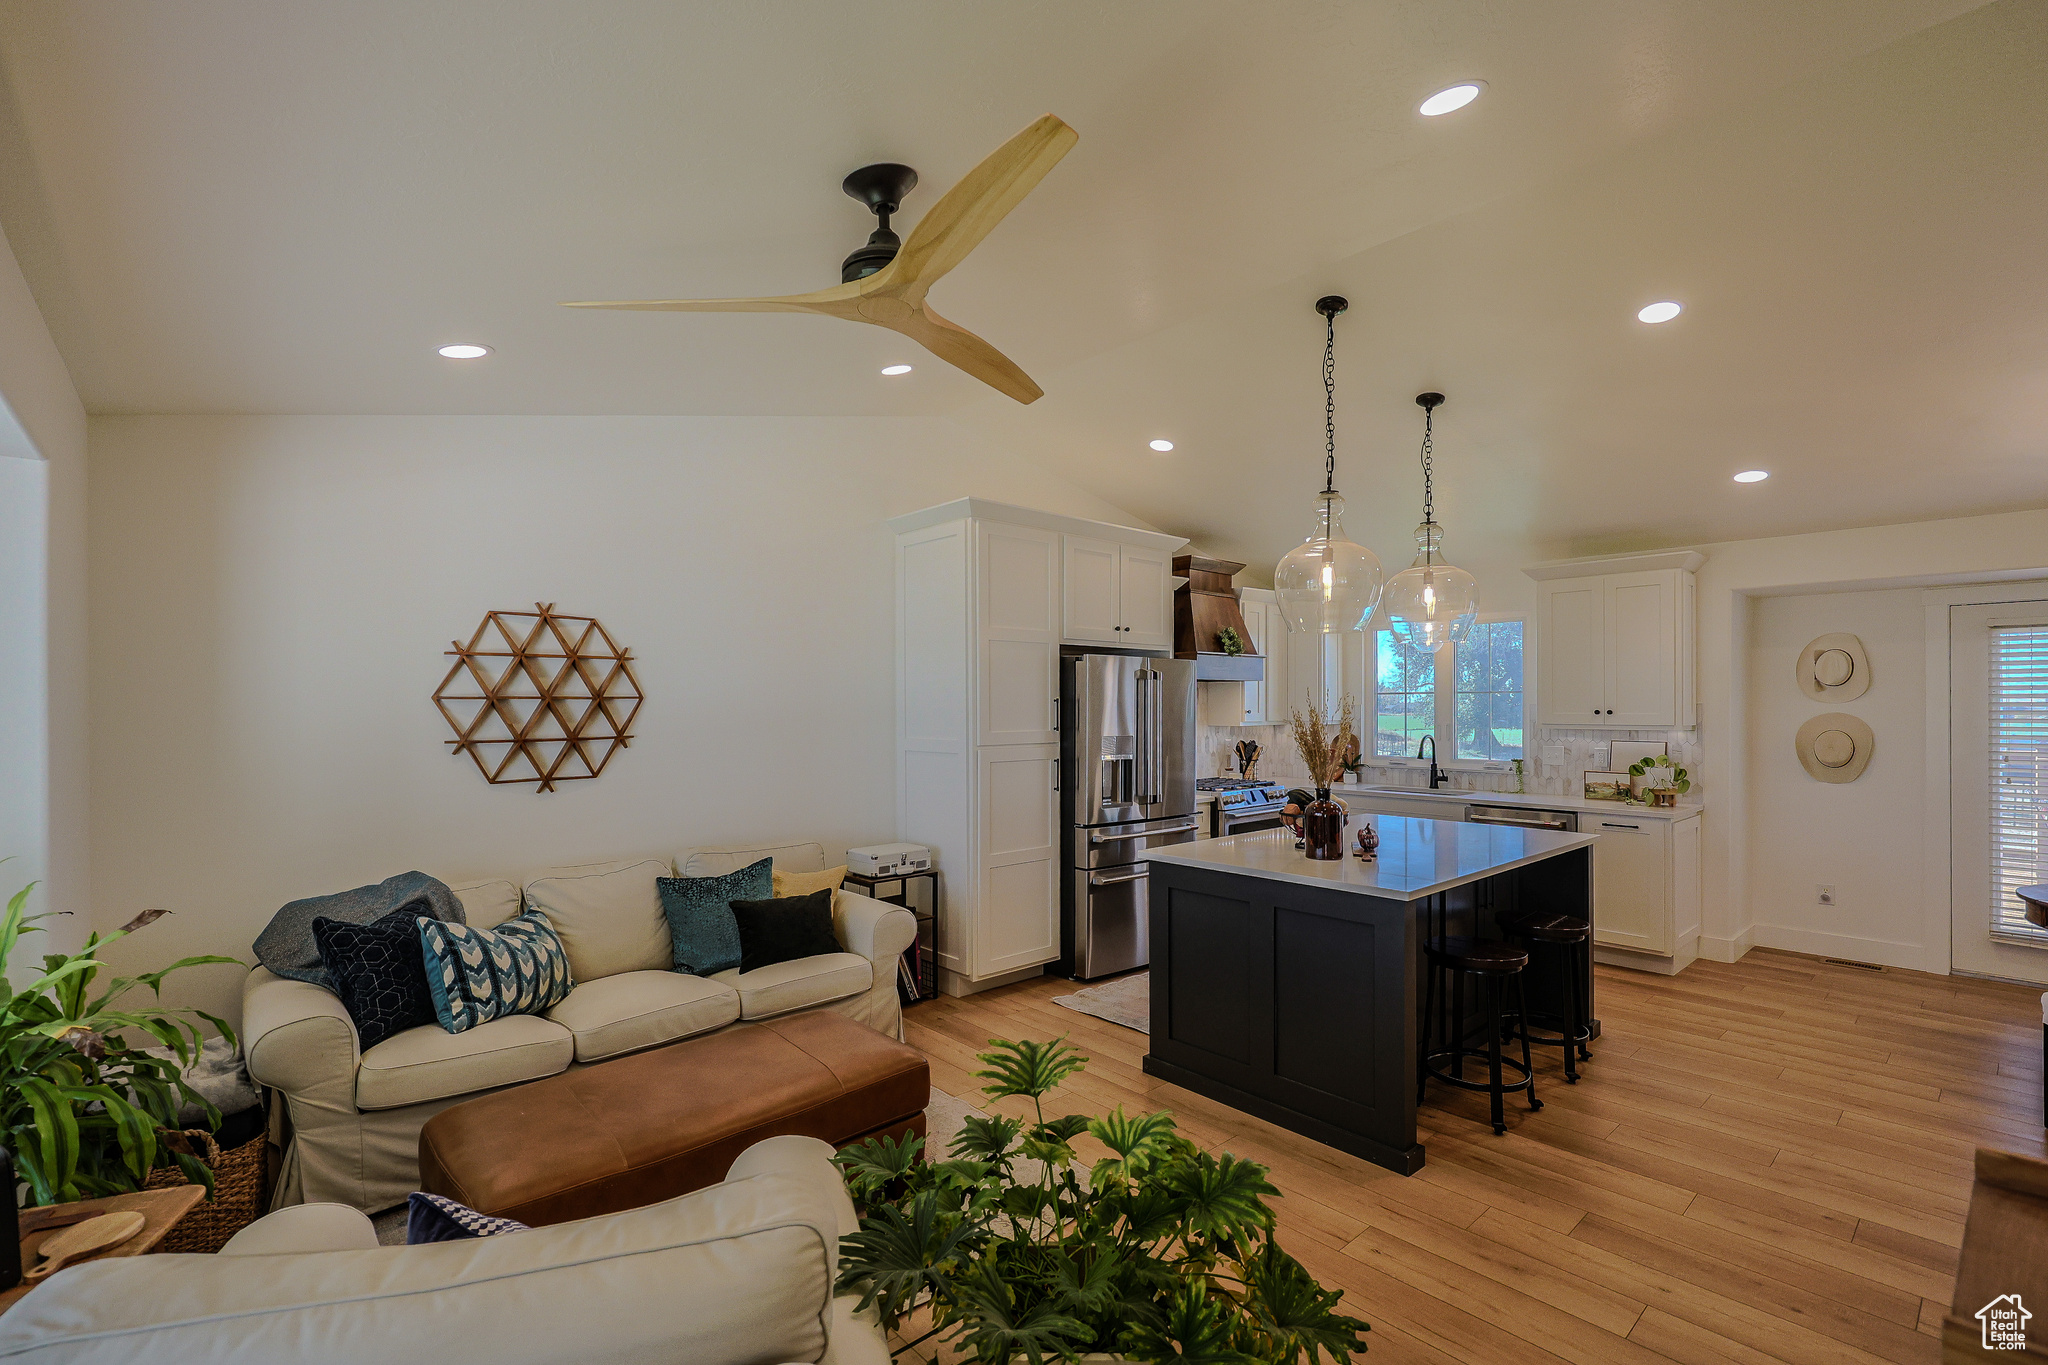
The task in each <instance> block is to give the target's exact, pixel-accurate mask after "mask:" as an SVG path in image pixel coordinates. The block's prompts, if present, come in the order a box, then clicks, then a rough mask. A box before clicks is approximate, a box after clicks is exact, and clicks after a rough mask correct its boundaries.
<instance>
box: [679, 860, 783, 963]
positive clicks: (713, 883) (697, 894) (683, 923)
mask: <svg viewBox="0 0 2048 1365" xmlns="http://www.w3.org/2000/svg"><path fill="white" fill-rule="evenodd" d="M654 887H655V890H657V891H659V892H660V893H661V913H662V914H663V915H664V916H665V917H666V918H667V919H668V932H669V938H670V940H671V941H672V942H673V943H674V944H675V965H676V970H677V971H679V972H688V973H689V974H690V975H691V976H709V975H711V974H712V973H713V972H722V971H724V970H725V969H726V968H728V967H737V966H739V965H740V930H739V925H738V924H736V923H735V922H734V921H733V917H732V903H733V902H734V901H735V900H757V899H759V898H761V897H763V896H772V895H774V894H775V860H774V859H773V858H763V859H761V861H759V862H757V863H750V864H748V865H747V866H745V867H743V868H741V869H740V870H739V871H737V872H728V873H726V874H725V875H724V876H722V877H656V878H655V879H654Z"/></svg>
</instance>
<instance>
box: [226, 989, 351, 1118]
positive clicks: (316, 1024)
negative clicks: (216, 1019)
mask: <svg viewBox="0 0 2048 1365" xmlns="http://www.w3.org/2000/svg"><path fill="white" fill-rule="evenodd" d="M242 1050H243V1052H244V1053H245V1054H246V1055H247V1057H248V1059H249V1075H250V1077H251V1078H252V1079H254V1080H255V1082H256V1083H257V1084H258V1085H267V1086H269V1087H271V1088H272V1089H274V1090H281V1091H283V1092H284V1093H285V1094H287V1095H297V1094H304V1093H306V1092H308V1091H312V1090H317V1089H319V1088H321V1087H322V1086H323V1085H332V1084H334V1083H336V1082H340V1083H342V1084H344V1085H345V1086H346V1093H348V1094H350V1095H353V1094H354V1093H355V1078H356V1067H357V1065H358V1064H359V1063H360V1062H361V1060H362V1056H361V1052H362V1049H361V1046H360V1042H359V1040H358V1038H357V1035H356V1026H355V1021H354V1020H352V1019H350V1018H349V1017H348V1011H347V1010H345V1009H343V1008H342V1005H341V998H340V997H339V996H337V995H336V994H335V993H334V992H333V991H330V990H328V989H327V988H326V987H325V986H316V985H314V984H313V983H312V982H310V981H293V980H290V979H289V978H286V977H282V976H277V975H275V974H273V973H272V972H270V971H268V970H267V969H265V968H262V967H258V968H256V969H255V970H254V971H252V972H250V973H249V978H248V980H247V981H245V982H243V983H242Z"/></svg>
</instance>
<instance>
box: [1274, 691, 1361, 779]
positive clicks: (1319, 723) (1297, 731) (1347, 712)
mask: <svg viewBox="0 0 2048 1365" xmlns="http://www.w3.org/2000/svg"><path fill="white" fill-rule="evenodd" d="M1288 714H1289V716H1291V717H1292V718H1293V721H1294V747H1295V748H1297V749H1299V750H1300V751H1301V761H1302V763H1303V764H1305V765H1306V766H1307V768H1308V771H1309V777H1310V779H1311V780H1312V781H1313V782H1314V783H1315V785H1316V786H1318V787H1334V786H1336V785H1337V779H1338V778H1339V777H1341V776H1342V775H1343V773H1344V761H1345V760H1346V759H1347V758H1349V757H1351V756H1352V755H1353V754H1356V753H1357V752H1358V735H1357V733H1356V732H1355V731H1353V730H1352V728H1351V719H1352V712H1351V697H1350V694H1348V693H1347V694H1345V695H1344V697H1343V698H1342V699H1341V700H1340V701H1339V702H1338V704H1337V723H1336V725H1335V726H1334V727H1332V726H1331V724H1330V719H1329V717H1328V716H1327V715H1326V714H1325V713H1324V711H1323V707H1322V704H1321V703H1320V702H1318V701H1317V700H1316V699H1315V696H1314V694H1313V693H1311V694H1309V697H1308V715H1307V716H1303V715H1302V714H1301V712H1299V711H1295V710H1292V709H1290V710H1289V712H1288Z"/></svg>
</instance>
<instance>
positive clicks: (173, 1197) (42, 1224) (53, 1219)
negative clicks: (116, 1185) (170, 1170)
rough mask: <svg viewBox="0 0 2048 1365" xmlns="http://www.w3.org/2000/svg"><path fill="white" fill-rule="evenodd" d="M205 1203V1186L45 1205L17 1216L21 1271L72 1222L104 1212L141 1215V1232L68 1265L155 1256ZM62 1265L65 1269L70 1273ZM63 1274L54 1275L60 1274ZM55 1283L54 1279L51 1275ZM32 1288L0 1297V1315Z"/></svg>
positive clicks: (22, 1286) (23, 1286)
mask: <svg viewBox="0 0 2048 1365" xmlns="http://www.w3.org/2000/svg"><path fill="white" fill-rule="evenodd" d="M205 1198H206V1187H205V1186H204V1185H173V1186H171V1187H170V1188H169V1189H162V1190H136V1191H134V1192H133V1193H131V1194H110V1195H107V1196H106V1197H104V1198H101V1199H81V1200H78V1201H76V1202H75V1203H70V1204H44V1205H40V1206H38V1207H36V1208H31V1209H23V1210H22V1211H21V1225H22V1229H23V1231H22V1234H21V1266H22V1269H23V1270H27V1269H28V1268H29V1267H31V1266H33V1265H34V1264H35V1263H36V1248H37V1247H39V1246H41V1245H42V1244H43V1239H44V1238H45V1237H50V1236H53V1235H55V1234H56V1233H58V1232H60V1231H62V1230H63V1229H65V1228H67V1227H70V1226H71V1225H72V1224H74V1223H82V1222H84V1221H85V1219H86V1218H88V1217H91V1216H93V1215H96V1214H102V1213H121V1212H125V1211H128V1210H133V1211H134V1212H136V1213H139V1214H141V1215H142V1219H143V1222H142V1231H140V1232H138V1233H136V1234H135V1235H134V1236H133V1237H130V1238H129V1239H128V1240H127V1241H125V1242H123V1243H121V1245H119V1246H117V1247H111V1248H109V1249H108V1250H106V1251H102V1252H101V1253H99V1255H97V1256H88V1257H86V1258H85V1259H84V1260H81V1261H73V1262H72V1263H71V1265H84V1264H86V1263H87V1262H89V1261H105V1260H112V1259H113V1258H114V1257H116V1256H141V1255H143V1254H145V1253H146V1252H150V1251H154V1250H155V1249H156V1247H157V1244H158V1243H159V1242H161V1241H163V1239H164V1238H165V1237H167V1236H169V1235H170V1231H171V1229H172V1228H174V1227H176V1226H177V1225H178V1220H180V1219H181V1218H183V1217H184V1216H185V1215H186V1214H188V1213H190V1212H192V1210H193V1209H195V1208H197V1207H198V1206H199V1203H200V1201H202V1200H204V1199H205ZM70 1268H71V1267H70V1266H66V1267H65V1268H64V1269H65V1270H69V1269H70ZM63 1273H64V1271H63V1270H60V1271H58V1272H57V1274H58V1275H62V1274H63ZM51 1278H52V1279H55V1278H56V1276H54V1275H53V1276H51ZM34 1288H35V1286H34V1285H32V1284H26V1283H24V1284H18V1285H16V1286H14V1288H12V1289H9V1290H6V1291H4V1292H0V1313H4V1312H6V1311H7V1310H8V1309H10V1308H12V1307H14V1305H15V1304H17V1303H20V1302H21V1301H22V1299H23V1298H25V1297H27V1295H28V1294H29V1292H30V1291H31V1290H33V1289H34Z"/></svg>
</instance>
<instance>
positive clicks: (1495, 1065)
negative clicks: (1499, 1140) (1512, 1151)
mask: <svg viewBox="0 0 2048 1365" xmlns="http://www.w3.org/2000/svg"><path fill="white" fill-rule="evenodd" d="M1521 979H1522V978H1521V976H1520V975H1519V974H1517V975H1516V977H1515V980H1516V982H1517V983H1519V982H1520V981H1521ZM1505 994H1507V983H1506V982H1504V981H1502V980H1500V979H1499V978H1497V977H1496V978H1495V979H1494V981H1493V989H1492V990H1491V991H1489V992H1488V995H1489V996H1491V997H1492V1000H1493V1021H1492V1023H1493V1026H1492V1027H1491V1028H1489V1029H1487V1031H1486V1078H1487V1080H1488V1081H1490V1082H1491V1083H1492V1086H1493V1093H1492V1094H1491V1095H1490V1096H1489V1098H1490V1099H1492V1101H1493V1131H1494V1134H1495V1135H1496V1136H1498V1135H1499V1134H1502V1133H1505V1132H1507V1130H1508V1120H1507V1112H1506V1110H1505V1109H1504V1108H1503V1107H1502V1105H1501V1089H1500V1015H1501V1009H1500V1004H1501V997H1502V996H1503V995H1505ZM1525 1046H1526V1045H1525Z"/></svg>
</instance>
